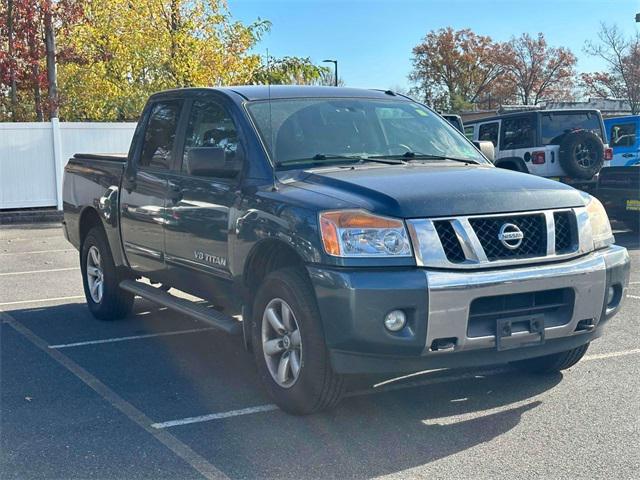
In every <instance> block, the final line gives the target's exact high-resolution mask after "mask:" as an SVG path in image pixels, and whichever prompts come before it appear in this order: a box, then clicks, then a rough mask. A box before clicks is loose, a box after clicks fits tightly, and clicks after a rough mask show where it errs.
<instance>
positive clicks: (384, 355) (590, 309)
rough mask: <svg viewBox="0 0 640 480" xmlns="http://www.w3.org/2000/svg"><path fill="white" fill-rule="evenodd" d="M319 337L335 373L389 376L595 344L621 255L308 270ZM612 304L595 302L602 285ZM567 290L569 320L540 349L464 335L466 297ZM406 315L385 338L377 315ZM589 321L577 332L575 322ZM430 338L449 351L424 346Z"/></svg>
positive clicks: (623, 280)
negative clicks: (489, 264)
mask: <svg viewBox="0 0 640 480" xmlns="http://www.w3.org/2000/svg"><path fill="white" fill-rule="evenodd" d="M308 271H309V275H310V278H311V280H312V283H313V286H314V289H315V291H316V297H317V299H318V305H319V308H320V314H321V317H322V320H323V324H324V331H325V337H326V341H327V345H328V348H329V351H330V354H331V360H332V364H333V366H334V369H335V370H336V371H337V372H339V373H397V372H405V371H412V370H414V371H415V370H419V369H425V368H443V367H463V366H474V365H475V366H477V365H487V364H498V363H506V362H510V361H514V360H520V359H523V358H532V357H536V356H542V355H547V354H551V353H555V352H560V351H564V350H569V349H571V348H575V347H577V346H579V345H582V344H584V343H587V342H590V341H591V340H593V339H594V338H597V337H598V336H599V335H600V334H601V332H602V327H603V325H604V324H605V323H606V321H607V320H609V319H610V318H611V317H612V316H613V315H615V313H616V312H617V311H618V310H619V309H620V306H621V304H622V299H623V298H624V297H625V293H626V288H627V284H628V279H629V255H628V253H627V251H626V249H624V248H622V247H618V246H611V247H608V248H606V249H603V250H598V251H596V252H592V253H590V254H588V255H585V256H582V257H580V258H576V259H573V260H570V261H564V262H559V263H549V264H544V265H535V266H528V267H520V268H505V269H494V270H483V271H452V270H431V269H421V268H411V269H367V270H363V269H334V268H331V269H329V268H322V267H315V266H309V267H308ZM614 285H615V286H617V287H616V288H617V294H616V298H615V301H614V302H612V304H611V306H609V307H608V306H607V305H605V303H606V296H607V291H608V289H609V287H610V286H614ZM550 289H571V291H572V292H573V296H572V303H573V304H572V309H571V312H570V318H569V319H568V321H567V322H565V323H563V324H561V325H554V326H550V327H548V328H545V329H544V343H541V344H537V345H535V346H522V347H519V346H518V345H519V344H523V345H524V344H525V343H527V340H528V339H529V338H530V337H533V336H535V335H534V334H532V333H530V332H528V331H518V332H514V333H513V337H512V338H509V341H510V342H512V343H513V346H514V347H515V348H511V349H508V350H500V351H499V350H498V349H497V348H496V335H495V334H491V335H485V336H477V335H474V336H469V334H468V321H469V313H470V307H471V304H472V302H473V301H474V300H475V299H479V298H484V297H494V296H499V295H511V294H519V293H528V292H541V291H546V290H550ZM398 308H399V309H402V310H404V311H405V312H406V313H407V318H408V321H407V327H406V328H405V329H403V330H402V331H401V332H399V333H391V332H388V331H387V330H386V329H385V328H384V324H383V318H384V316H385V314H386V313H388V312H389V311H391V310H394V309H398ZM585 321H586V323H587V324H588V325H589V326H588V328H586V329H580V328H581V327H579V325H578V323H579V322H580V323H581V325H582V324H583V323H585ZM440 339H449V340H453V346H452V347H451V348H448V349H444V350H435V351H434V349H433V345H434V342H436V343H437V342H438V341H439V340H440Z"/></svg>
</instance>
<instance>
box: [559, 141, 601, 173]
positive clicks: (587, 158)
mask: <svg viewBox="0 0 640 480" xmlns="http://www.w3.org/2000/svg"><path fill="white" fill-rule="evenodd" d="M603 164H604V144H603V143H602V140H600V137H598V136H597V135H596V134H594V133H591V132H587V131H579V132H572V133H569V134H567V135H566V136H565V137H564V139H563V140H562V142H560V165H562V168H564V170H565V172H567V174H568V175H570V176H572V177H576V178H579V179H582V180H589V179H591V178H593V176H594V175H595V174H596V173H598V172H599V171H600V169H601V168H602V165H603Z"/></svg>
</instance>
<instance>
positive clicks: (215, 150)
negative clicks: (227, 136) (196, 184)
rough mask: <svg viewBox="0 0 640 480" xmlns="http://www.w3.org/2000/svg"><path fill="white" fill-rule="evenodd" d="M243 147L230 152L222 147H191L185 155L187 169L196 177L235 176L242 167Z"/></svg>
mask: <svg viewBox="0 0 640 480" xmlns="http://www.w3.org/2000/svg"><path fill="white" fill-rule="evenodd" d="M241 152H242V150H241V147H240V146H239V145H238V149H237V151H236V152H229V151H227V150H225V149H224V148H220V147H194V148H190V149H189V150H188V152H187V153H186V155H185V157H184V162H185V163H186V170H187V173H189V175H193V176H194V177H218V178H233V177H235V176H237V175H238V173H240V169H241V168H242V155H241Z"/></svg>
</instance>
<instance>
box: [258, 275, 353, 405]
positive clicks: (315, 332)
mask: <svg viewBox="0 0 640 480" xmlns="http://www.w3.org/2000/svg"><path fill="white" fill-rule="evenodd" d="M252 340H253V351H254V356H255V360H256V363H257V365H258V370H259V372H260V375H261V377H262V381H263V383H264V385H265V386H266V387H267V389H268V390H269V393H270V394H271V396H272V397H273V399H274V401H275V403H276V404H277V405H278V406H279V407H280V408H282V409H283V410H284V411H286V412H289V413H293V414H297V415H306V414H310V413H314V412H318V411H320V410H325V409H328V408H331V407H333V406H335V405H336V404H337V403H338V402H339V401H340V399H341V397H342V395H343V393H344V378H343V377H342V376H340V375H338V374H336V373H335V372H334V371H333V368H332V366H331V362H330V360H329V354H328V351H327V347H326V344H325V339H324V333H323V330H322V324H321V320H320V314H319V311H318V307H317V304H316V299H315V294H314V291H313V289H312V288H311V285H310V284H309V280H308V278H306V276H305V275H304V273H303V272H301V271H299V270H297V269H293V268H287V269H282V270H278V271H276V272H273V273H271V274H269V275H268V276H267V278H266V279H265V280H264V282H263V283H262V285H261V286H260V288H259V290H258V293H257V295H256V299H255V303H254V308H253V321H252Z"/></svg>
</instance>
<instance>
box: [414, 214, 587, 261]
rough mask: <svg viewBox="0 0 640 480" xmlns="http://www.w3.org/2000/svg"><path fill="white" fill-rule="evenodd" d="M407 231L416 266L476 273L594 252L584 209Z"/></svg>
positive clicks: (468, 219) (477, 218) (451, 221)
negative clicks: (474, 270)
mask: <svg viewBox="0 0 640 480" xmlns="http://www.w3.org/2000/svg"><path fill="white" fill-rule="evenodd" d="M509 224H512V225H509ZM505 226H506V228H503V227H505ZM514 226H517V227H518V228H514ZM407 227H408V228H409V234H410V235H411V240H412V243H413V245H414V251H415V255H416V263H417V264H418V265H419V266H424V267H434V268H450V269H474V268H488V267H498V266H507V265H519V264H529V263H541V262H545V261H551V260H558V259H567V258H571V257H574V256H577V255H580V254H584V253H587V252H590V251H591V250H592V249H593V243H592V240H591V238H592V237H591V225H590V223H589V216H588V214H587V212H586V209H585V208H584V207H576V208H564V209H557V210H538V211H531V212H523V213H510V214H495V215H470V216H459V217H449V218H437V219H411V220H407ZM518 229H519V230H520V232H522V234H523V236H522V238H521V242H520V243H519V244H518V242H517V240H516V241H515V242H514V237H513V233H514V231H515V233H519V232H517V230H518ZM505 243H506V245H505ZM514 244H515V245H514ZM509 247H511V248H509Z"/></svg>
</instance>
